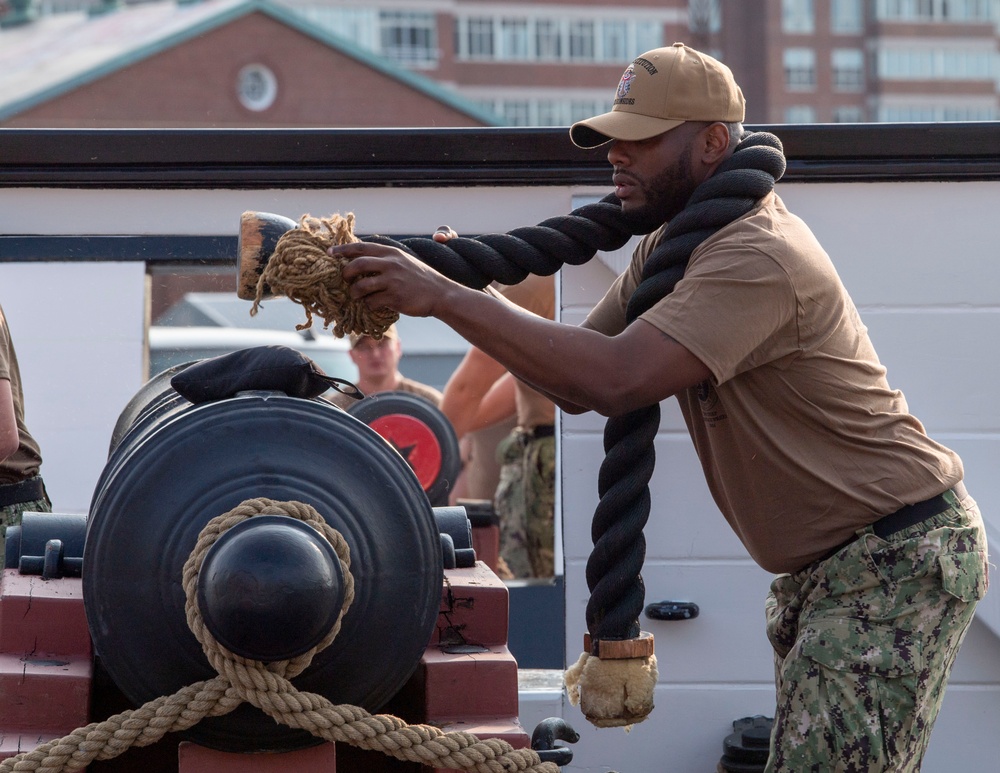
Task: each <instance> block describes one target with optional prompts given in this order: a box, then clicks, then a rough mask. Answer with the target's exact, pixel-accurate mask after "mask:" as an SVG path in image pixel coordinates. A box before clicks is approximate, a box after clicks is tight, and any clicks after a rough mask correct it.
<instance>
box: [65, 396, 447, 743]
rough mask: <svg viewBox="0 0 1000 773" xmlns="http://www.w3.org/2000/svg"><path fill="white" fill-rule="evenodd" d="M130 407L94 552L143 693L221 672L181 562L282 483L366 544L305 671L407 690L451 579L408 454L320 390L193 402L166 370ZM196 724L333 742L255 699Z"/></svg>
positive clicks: (94, 594) (137, 698)
mask: <svg viewBox="0 0 1000 773" xmlns="http://www.w3.org/2000/svg"><path fill="white" fill-rule="evenodd" d="M129 410H130V411H132V413H131V414H130V416H129V418H128V419H127V420H123V421H121V422H120V424H122V426H120V427H119V428H117V430H116V435H117V436H116V438H115V443H113V447H112V452H111V455H110V457H109V459H108V462H107V465H106V466H105V469H104V471H103V472H102V474H101V476H100V479H99V481H98V485H97V488H96V490H95V492H94V497H93V499H92V502H91V508H90V514H89V519H88V525H87V536H86V545H85V549H84V560H83V586H84V601H85V604H86V607H87V617H88V621H89V624H90V628H91V635H92V638H93V640H94V647H95V651H96V653H97V655H98V656H99V658H100V660H101V662H102V664H103V666H104V668H105V669H106V671H107V672H108V674H109V675H110V676H111V678H112V679H113V680H114V682H115V684H116V685H117V686H118V687H119V688H120V690H121V691H122V693H124V695H125V696H126V697H127V698H128V699H129V700H130V701H131V702H133V703H135V704H136V705H139V704H142V703H144V702H146V701H148V700H151V699H153V698H156V697H159V696H161V695H170V694H173V693H174V692H176V691H177V690H178V689H179V688H181V687H183V686H186V685H188V684H191V683H193V682H196V681H199V680H202V679H209V678H212V677H213V676H215V673H214V671H213V670H212V668H211V666H210V665H209V664H208V661H207V658H206V657H205V655H204V653H203V652H202V650H201V647H200V645H199V644H198V642H197V640H196V639H195V637H194V635H193V634H192V633H191V631H190V630H189V628H188V626H187V622H186V620H185V615H184V602H185V599H184V592H183V589H182V587H181V573H182V568H183V565H184V562H185V561H186V560H187V558H188V556H189V555H190V553H191V551H192V549H193V548H194V546H195V543H196V541H197V537H198V534H199V532H200V531H201V530H202V528H203V527H204V526H205V524H206V523H207V522H208V521H209V520H211V519H212V518H214V517H216V516H218V515H222V514H224V513H226V512H229V511H230V510H232V509H233V508H234V507H236V506H237V505H239V504H240V503H241V502H243V501H245V500H247V499H254V498H267V499H272V500H276V501H299V502H304V503H306V504H309V505H311V506H312V507H314V508H315V509H316V510H317V512H319V513H320V515H322V516H323V518H324V519H325V520H326V521H327V523H328V524H329V525H330V526H332V527H333V528H334V529H336V530H337V531H339V532H340V533H341V534H342V535H343V536H344V539H345V540H346V542H347V543H348V545H349V546H350V551H351V574H352V575H353V577H354V579H355V600H354V602H353V605H352V606H351V608H350V610H349V611H348V612H347V614H346V615H345V616H344V619H343V623H342V628H341V631H340V633H339V635H338V636H337V638H336V639H335V640H334V642H333V643H332V644H331V645H330V646H329V647H328V648H327V649H325V650H323V651H321V652H320V653H318V654H317V655H316V657H315V659H314V660H313V662H312V665H311V666H310V667H309V668H308V669H306V671H304V672H303V673H302V674H301V675H300V676H298V677H296V678H295V680H294V682H295V684H296V686H297V687H298V688H299V689H300V690H306V691H310V692H316V693H319V694H322V695H324V696H326V697H327V698H328V699H329V700H331V701H332V702H333V703H351V704H355V705H359V706H362V707H364V708H365V709H367V710H369V711H376V710H378V709H379V708H380V707H381V706H382V705H384V704H385V703H386V701H388V700H389V699H390V698H392V697H393V696H394V695H395V694H396V693H397V692H398V691H399V690H400V688H401V687H402V686H403V685H404V684H405V683H406V681H407V680H408V678H409V677H410V675H411V674H412V673H413V671H414V670H415V668H416V666H417V664H418V662H419V660H420V657H421V655H422V653H423V650H424V648H425V646H426V644H427V642H428V641H429V639H430V636H431V633H432V632H433V627H434V623H435V621H436V619H437V612H438V607H439V604H440V595H441V588H442V581H443V573H442V554H441V545H440V536H439V534H440V530H439V528H438V525H437V523H436V521H435V517H434V514H433V509H432V507H431V505H430V502H429V501H428V499H427V497H426V495H425V493H424V491H423V490H422V488H421V485H420V483H419V481H418V480H417V478H416V477H415V475H414V473H413V471H412V470H411V468H410V467H409V465H407V463H406V462H405V461H404V460H403V458H402V457H400V455H399V454H398V453H396V452H395V451H394V450H393V449H392V448H391V447H390V446H389V444H387V443H386V442H385V441H384V440H383V439H382V438H381V437H380V436H379V435H378V434H377V433H376V432H375V431H374V430H372V429H371V428H369V427H368V426H366V425H365V424H364V423H363V422H361V421H359V420H357V419H355V418H353V417H352V416H350V415H348V414H347V413H346V412H344V411H342V410H340V409H339V408H336V407H334V406H333V405H331V404H329V403H327V402H325V401H323V400H321V399H308V400H307V399H301V398H296V397H288V396H286V395H284V394H282V393H279V392H253V391H251V392H243V393H240V394H238V395H236V396H235V397H231V398H228V399H225V400H219V401H215V402H208V403H202V404H199V405H192V404H190V403H188V402H187V401H186V400H185V399H184V398H182V397H180V395H177V394H176V393H175V392H173V390H172V388H171V387H170V386H169V383H168V382H167V381H166V380H164V382H163V384H162V389H161V391H160V392H159V393H155V390H152V391H147V392H145V393H144V394H143V395H142V398H141V400H138V401H136V402H135V403H134V404H133V405H132V406H131V408H130V409H129ZM258 517H263V516H258ZM184 735H185V737H186V738H188V739H189V740H193V741H195V742H197V743H200V744H202V745H204V746H208V747H211V748H216V749H221V750H224V751H250V750H273V751H285V750H291V749H295V748H302V747H305V746H309V745H312V744H314V743H317V742H318V741H317V739H315V738H314V737H313V736H311V735H310V734H308V733H306V732H305V731H298V730H291V729H289V728H287V727H283V726H281V725H278V724H276V723H275V722H274V721H273V720H272V719H270V718H269V717H267V716H265V715H264V714H263V713H262V712H260V711H258V710H257V709H255V708H253V707H252V706H249V705H243V706H241V707H240V708H239V709H237V710H236V711H235V712H233V713H232V714H229V715H226V716H222V717H214V718H206V719H204V720H202V721H201V722H200V723H199V724H197V725H196V726H194V727H193V728H192V729H190V730H188V731H186V732H185V734H184Z"/></svg>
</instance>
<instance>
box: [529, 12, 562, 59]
mask: <svg viewBox="0 0 1000 773" xmlns="http://www.w3.org/2000/svg"><path fill="white" fill-rule="evenodd" d="M560 26H561V25H560V24H559V22H557V21H556V20H555V19H538V21H536V22H535V49H536V55H537V57H538V60H539V61H541V62H554V61H558V60H559V59H560V58H562V50H563V49H562V30H561V29H560Z"/></svg>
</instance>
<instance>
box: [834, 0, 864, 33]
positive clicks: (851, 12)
mask: <svg viewBox="0 0 1000 773" xmlns="http://www.w3.org/2000/svg"><path fill="white" fill-rule="evenodd" d="M863 14H864V9H863V7H862V4H861V0H830V29H832V30H833V31H834V32H835V33H837V34H840V35H858V34H860V33H861V32H863V31H864V23H865V20H864V15H863Z"/></svg>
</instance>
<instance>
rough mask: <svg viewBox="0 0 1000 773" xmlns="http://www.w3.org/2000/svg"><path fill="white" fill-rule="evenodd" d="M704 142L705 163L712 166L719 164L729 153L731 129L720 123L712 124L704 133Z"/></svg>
mask: <svg viewBox="0 0 1000 773" xmlns="http://www.w3.org/2000/svg"><path fill="white" fill-rule="evenodd" d="M702 140H703V143H704V144H703V145H702V149H703V153H704V156H703V160H704V162H705V163H706V164H708V165H710V166H711V165H712V164H717V163H719V162H720V161H722V160H723V159H724V158H725V157H726V154H727V152H728V151H729V127H727V126H726V125H725V124H724V123H721V122H718V121H717V122H715V123H711V124H709V125H708V126H706V127H705V130H704V132H702Z"/></svg>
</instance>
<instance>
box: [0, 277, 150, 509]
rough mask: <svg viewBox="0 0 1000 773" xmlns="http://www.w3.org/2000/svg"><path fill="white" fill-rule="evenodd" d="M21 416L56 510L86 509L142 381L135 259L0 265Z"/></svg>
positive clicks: (140, 280) (141, 280)
mask: <svg viewBox="0 0 1000 773" xmlns="http://www.w3.org/2000/svg"><path fill="white" fill-rule="evenodd" d="M0 287H3V298H2V299H0V303H2V304H3V308H4V311H5V312H6V314H7V316H8V319H9V322H10V327H11V332H12V335H13V338H14V346H15V348H16V350H17V357H18V362H19V364H20V368H21V377H22V379H23V382H24V393H25V414H26V415H25V420H26V422H27V424H28V429H29V430H30V431H31V433H32V435H34V436H35V439H36V440H37V441H38V443H39V445H40V446H41V450H42V476H43V477H44V479H45V485H46V488H47V489H48V491H49V495H50V497H51V498H52V504H53V507H54V508H55V509H56V510H57V511H58V512H65V513H81V512H87V509H88V508H89V505H90V498H91V495H92V494H93V491H94V485H95V484H96V482H97V478H98V476H99V475H100V472H101V470H102V469H103V467H104V463H105V461H106V460H107V456H108V442H109V440H110V438H111V431H112V429H113V428H114V424H115V422H116V421H117V419H118V416H119V415H120V413H121V411H122V409H123V408H124V407H125V405H126V404H127V403H128V401H129V400H130V399H131V398H132V396H133V395H134V394H135V392H136V390H138V388H139V387H140V386H141V384H142V362H143V347H144V335H143V320H144V309H145V295H144V292H145V290H144V288H145V268H144V266H143V265H142V264H141V263H0Z"/></svg>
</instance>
